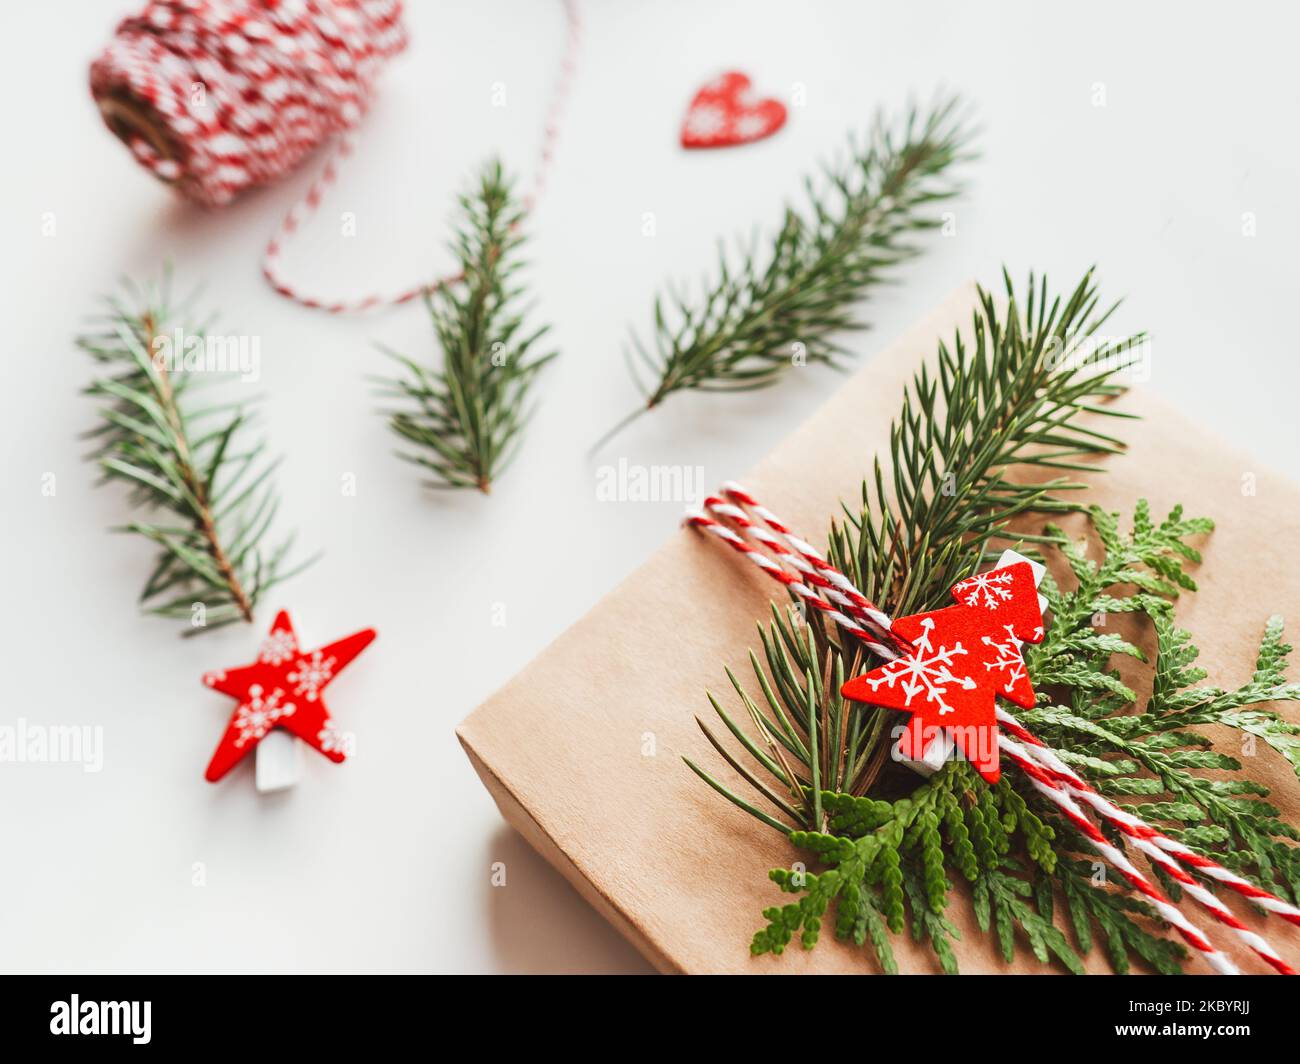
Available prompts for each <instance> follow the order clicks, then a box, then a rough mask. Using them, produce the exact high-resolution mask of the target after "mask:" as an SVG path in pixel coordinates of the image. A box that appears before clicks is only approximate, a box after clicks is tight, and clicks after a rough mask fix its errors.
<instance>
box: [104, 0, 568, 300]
mask: <svg viewBox="0 0 1300 1064" xmlns="http://www.w3.org/2000/svg"><path fill="white" fill-rule="evenodd" d="M562 6H563V9H564V15H565V23H566V30H565V46H564V52H563V57H562V59H561V62H560V68H559V76H558V78H557V79H556V84H555V88H554V90H553V92H552V96H551V99H550V101H549V104H548V108H547V112H546V118H545V122H544V125H543V131H542V139H541V147H540V151H539V155H538V158H537V163H536V166H535V168H534V171H533V176H532V184H531V186H530V188H529V191H528V192H527V193H526V194H525V196H524V197H523V205H524V209H525V211H531V210H532V209H533V208H534V207H535V206H536V204H537V202H538V200H539V199H540V197H541V195H542V192H543V190H544V189H545V187H546V181H547V178H548V176H549V173H550V170H551V164H552V160H553V159H554V155H555V147H556V143H557V141H558V139H559V130H560V119H561V117H562V115H563V112H564V108H565V105H566V103H567V101H568V98H569V95H570V92H571V89H572V85H573V79H574V75H575V73H576V70H577V54H578V48H579V45H580V42H581V37H582V21H581V17H580V14H579V10H578V4H577V0H562ZM406 44H407V36H406V30H405V27H404V26H403V24H402V3H401V0H149V3H147V4H146V5H145V7H144V9H143V10H142V11H141V12H140V13H139V14H138V15H134V16H131V17H130V18H127V19H125V20H124V21H123V22H122V23H121V24H120V25H119V26H118V27H117V30H116V32H115V33H114V35H113V38H112V40H111V41H110V42H109V43H108V45H107V46H106V47H105V48H104V50H103V52H102V53H101V54H100V55H99V57H98V58H96V59H95V61H94V63H92V64H91V68H90V89H91V94H92V95H93V97H94V98H95V101H96V102H97V103H98V104H99V107H100V111H101V113H102V115H103V117H104V121H105V123H106V124H107V125H108V127H109V129H110V130H112V131H113V133H114V134H115V135H116V136H117V137H119V138H120V139H121V140H122V141H123V142H124V143H125V144H126V145H127V147H128V148H129V149H130V150H131V153H132V155H134V156H135V158H136V160H137V161H138V162H139V163H140V165H141V166H143V167H144V168H145V169H146V170H148V171H149V172H150V173H152V174H154V175H155V176H156V177H158V178H159V179H160V180H162V181H165V182H167V183H169V184H171V185H173V186H174V187H175V188H176V189H177V190H178V191H179V192H180V193H181V194H182V195H183V196H185V197H186V198H187V199H190V200H192V201H194V202H196V203H200V204H203V205H205V206H208V207H220V206H224V205H225V204H227V203H229V202H230V201H231V200H233V199H234V198H235V197H236V196H237V195H239V194H240V193H241V192H243V191H245V190H247V189H250V188H253V187H255V186H258V185H264V184H269V183H272V182H275V181H277V180H279V179H280V178H282V177H284V176H285V175H286V174H288V173H289V172H290V171H291V170H293V169H294V168H295V167H297V166H298V165H299V164H300V163H301V162H302V161H303V159H304V158H305V157H306V156H307V155H308V154H310V153H311V152H313V151H315V150H316V149H317V148H318V147H320V146H321V145H322V144H324V143H325V141H327V140H330V139H332V140H333V144H332V145H331V147H330V149H329V155H328V158H327V159H326V162H325V164H324V166H323V167H322V169H321V172H320V174H319V176H318V177H317V178H315V180H313V181H312V183H311V185H310V186H309V187H308V189H307V191H306V193H304V195H303V196H302V198H301V199H299V200H298V201H297V202H295V203H294V204H293V206H292V207H291V208H290V209H289V210H288V212H287V213H286V214H285V215H284V218H283V219H282V220H281V222H280V224H279V226H278V227H277V228H276V231H275V232H274V233H273V234H272V236H271V237H270V239H269V240H268V241H267V243H266V248H265V251H264V252H263V255H262V267H261V268H262V275H263V276H264V277H265V278H266V280H267V283H268V284H270V286H271V287H272V288H273V289H274V290H275V291H276V292H278V293H279V294H280V295H281V296H284V297H285V298H286V299H291V300H293V301H294V302H296V303H298V304H300V305H302V306H305V307H310V308H313V309H317V310H323V311H326V312H327V313H330V314H344V313H351V312H356V311H363V310H370V309H373V308H376V307H383V306H394V305H398V304H402V303H408V302H410V301H411V300H413V299H415V298H417V297H419V296H423V295H426V294H429V293H432V292H435V291H437V290H438V289H440V288H442V287H444V286H446V285H450V284H455V283H456V282H458V281H460V280H462V279H463V278H462V275H461V274H460V273H459V272H457V273H452V274H447V275H445V276H442V277H438V278H434V279H433V280H429V281H425V282H423V283H421V284H416V285H411V286H409V287H407V288H405V289H403V290H401V291H399V292H396V293H373V294H370V295H363V296H356V297H344V298H327V297H324V296H320V295H316V294H312V293H310V292H307V291H306V290H305V289H303V288H301V287H299V286H298V285H297V284H295V283H294V282H293V281H292V280H290V279H289V278H288V277H287V275H286V274H285V273H284V270H283V265H282V262H281V256H282V253H283V252H284V250H285V248H286V247H287V245H288V244H289V242H290V240H291V239H292V238H293V236H294V235H295V234H296V233H297V232H298V231H299V230H300V229H301V228H302V226H303V224H304V223H305V222H306V221H307V219H308V218H310V217H311V216H312V215H313V214H314V213H315V212H316V210H317V209H318V208H319V207H320V205H321V203H322V202H323V200H324V198H325V195H326V193H327V192H328V190H329V189H330V188H331V187H332V186H333V185H334V184H335V182H336V181H337V180H338V176H339V172H340V168H341V166H342V163H343V160H345V159H347V158H349V157H350V156H351V155H352V154H353V153H354V152H355V150H356V147H355V143H354V142H353V139H352V131H353V130H354V129H355V128H356V126H357V124H358V123H359V122H360V120H361V118H362V116H363V115H364V114H365V111H366V110H367V108H368V107H369V104H370V99H371V96H372V92H373V88H374V83H375V81H376V79H377V78H378V76H379V73H380V72H381V70H382V69H383V68H384V66H385V65H386V64H387V62H388V60H389V59H391V58H392V57H393V56H395V55H397V54H398V53H400V52H401V51H402V50H403V49H404V48H405V47H406Z"/></svg>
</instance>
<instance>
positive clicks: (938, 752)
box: [894, 550, 1047, 779]
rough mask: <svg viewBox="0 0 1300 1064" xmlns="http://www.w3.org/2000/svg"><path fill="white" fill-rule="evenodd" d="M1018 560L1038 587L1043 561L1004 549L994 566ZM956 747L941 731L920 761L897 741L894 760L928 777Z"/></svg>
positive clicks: (1042, 603) (1041, 602)
mask: <svg viewBox="0 0 1300 1064" xmlns="http://www.w3.org/2000/svg"><path fill="white" fill-rule="evenodd" d="M1016 562H1027V563H1028V565H1029V568H1030V569H1032V570H1033V572H1034V587H1038V585H1039V584H1041V583H1042V582H1043V576H1044V575H1045V574H1046V572H1047V569H1046V568H1045V567H1044V566H1043V565H1042V564H1041V563H1039V562H1036V561H1033V560H1032V559H1030V558H1026V557H1025V556H1024V555H1023V554H1018V553H1016V552H1015V551H1013V550H1004V551H1003V552H1002V557H1000V558H999V559H998V563H997V565H995V566H994V567H993V568H994V569H1004V568H1006V567H1007V566H1008V565H1015V563H1016ZM1038 609H1039V610H1040V611H1041V612H1046V610H1047V598H1046V596H1044V595H1042V594H1041V593H1040V594H1039V596H1038ZM1019 642H1020V641H1019V640H1016V643H1017V645H1018V644H1019ZM956 749H957V744H956V743H954V742H953V741H952V736H950V735H949V734H948V733H947V732H946V731H944V732H940V733H939V734H938V735H936V736H935V737H934V738H933V739H931V740H930V745H929V746H927V747H926V748H925V753H923V754H922V755H921V759H920V760H919V761H914V760H912V759H911V758H907V757H903V755H902V754H900V753H899V751H898V743H895V744H894V760H896V761H900V762H902V763H903V764H904V765H906V766H907V767H908V768H910V769H911V770H912V771H913V772H918V773H920V774H921V775H922V776H925V777H926V778H927V779H928V778H929V777H930V776H933V775H934V774H935V773H936V772H938V771H939V769H941V768H943V766H944V762H946V761H947V760H948V759H949V758H950V757H952V755H953V751H955V750H956Z"/></svg>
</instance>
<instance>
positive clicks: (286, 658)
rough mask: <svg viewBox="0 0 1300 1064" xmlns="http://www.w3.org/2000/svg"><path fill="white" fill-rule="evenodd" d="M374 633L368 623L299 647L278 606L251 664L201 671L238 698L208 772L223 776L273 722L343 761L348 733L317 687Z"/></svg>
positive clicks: (205, 678) (327, 682)
mask: <svg viewBox="0 0 1300 1064" xmlns="http://www.w3.org/2000/svg"><path fill="white" fill-rule="evenodd" d="M374 638H375V630H374V629H373V628H366V629H363V630H362V631H360V632H355V633H353V634H352V635H350V636H347V637H346V638H344V639H340V640H338V641H337V642H334V643H330V644H329V645H328V646H323V647H321V648H320V649H319V650H313V651H311V652H310V653H308V652H305V651H302V650H300V649H299V648H298V637H297V635H295V634H294V630H293V623H292V622H291V621H290V620H289V614H288V612H287V611H285V610H281V611H280V612H279V613H278V614H277V615H276V618H275V623H274V624H272V625H271V634H270V635H268V636H267V638H266V642H264V643H263V644H262V649H261V650H260V651H259V652H258V655H257V660H256V661H255V662H253V664H251V665H241V666H239V667H238V668H234V669H226V670H221V671H218V672H209V673H205V674H204V676H203V682H204V683H205V684H207V685H208V686H209V687H211V688H212V689H213V690H214V691H220V692H222V693H223V694H227V695H230V697H231V698H234V699H237V700H238V702H239V705H238V706H236V707H235V712H234V714H233V715H232V716H231V718H230V723H229V724H228V725H227V726H226V733H225V734H224V735H223V736H222V737H221V742H220V743H218V744H217V750H216V753H214V754H213V755H212V761H211V762H210V763H209V764H208V771H207V772H206V773H205V776H206V778H207V779H208V780H209V781H210V782H212V783H215V782H216V781H217V780H219V779H221V777H222V776H224V775H225V774H226V773H227V772H229V771H230V770H231V769H232V768H234V766H235V765H237V764H238V763H239V762H240V760H242V759H243V757H244V755H245V754H247V753H248V752H249V751H250V750H252V749H253V748H254V747H255V746H257V744H258V743H259V742H261V740H262V739H263V738H264V737H265V736H266V735H267V734H268V733H269V732H270V731H271V729H272V728H284V729H285V730H286V731H290V732H292V733H293V734H294V735H296V736H297V737H298V738H299V739H301V740H302V741H303V742H305V743H306V744H307V745H308V746H311V747H314V748H315V749H317V750H319V751H320V752H321V753H322V754H324V755H325V756H326V757H328V758H329V759H330V760H331V761H343V760H344V759H345V758H346V757H347V753H346V751H345V749H344V747H345V745H346V739H345V736H344V735H343V733H342V732H340V731H339V730H338V729H337V728H336V727H335V726H334V722H333V720H331V718H330V714H329V710H328V709H326V708H325V701H324V699H322V698H321V693H322V692H323V691H324V690H325V688H326V687H328V686H329V685H330V683H332V682H333V680H334V678H335V677H336V676H338V674H339V673H340V672H342V671H343V670H344V668H346V667H347V665H348V664H349V663H350V662H351V661H352V659H353V658H355V657H356V656H357V655H358V654H360V653H361V651H363V650H364V649H365V648H366V647H367V646H369V645H370V641H371V640H372V639H374Z"/></svg>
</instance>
